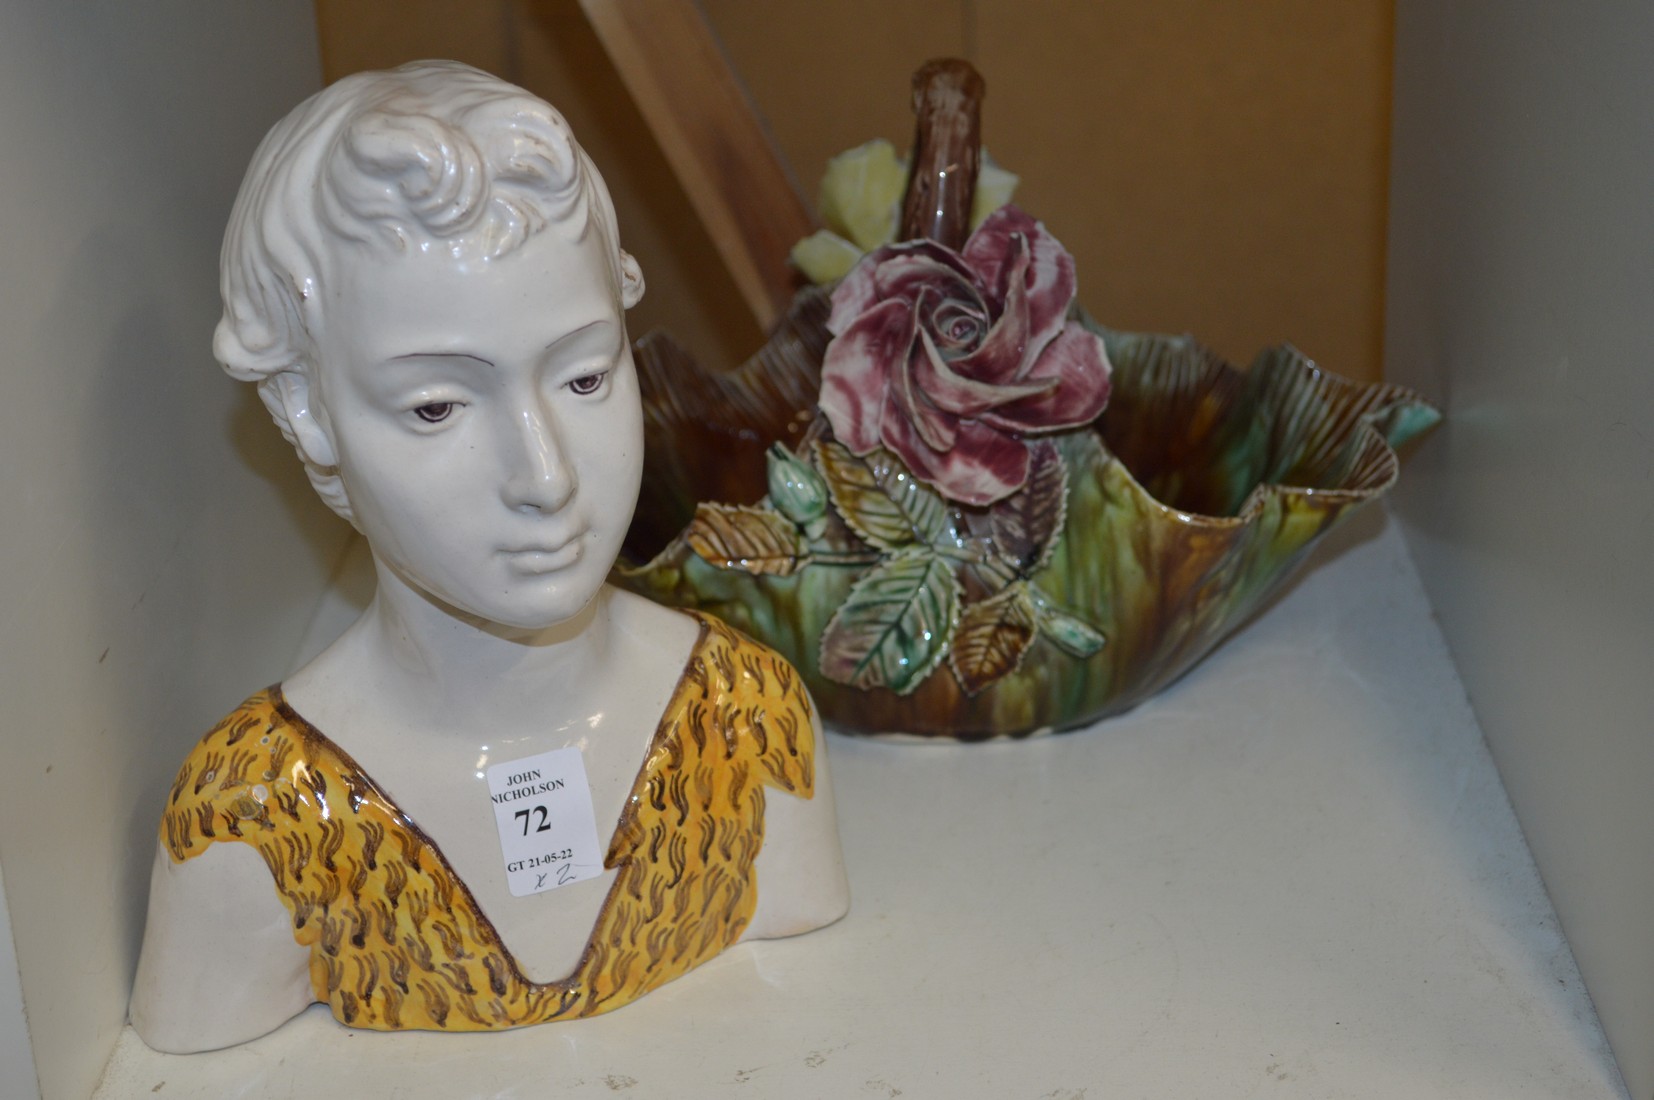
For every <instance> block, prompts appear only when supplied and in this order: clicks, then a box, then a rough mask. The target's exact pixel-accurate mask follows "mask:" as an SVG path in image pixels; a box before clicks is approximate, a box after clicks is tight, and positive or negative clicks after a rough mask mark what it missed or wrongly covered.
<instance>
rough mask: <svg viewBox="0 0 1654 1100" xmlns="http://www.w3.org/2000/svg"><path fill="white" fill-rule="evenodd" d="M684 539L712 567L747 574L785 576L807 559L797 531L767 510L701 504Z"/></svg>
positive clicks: (785, 519)
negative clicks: (735, 570)
mask: <svg viewBox="0 0 1654 1100" xmlns="http://www.w3.org/2000/svg"><path fill="white" fill-rule="evenodd" d="M684 537H685V538H687V539H688V541H689V547H690V549H692V550H694V551H695V553H697V554H699V555H700V556H701V557H702V558H705V559H706V560H707V561H709V562H711V563H712V564H713V565H718V566H722V567H723V568H725V569H740V570H743V571H744V572H747V573H770V574H774V575H776V576H781V577H785V576H787V575H789V574H791V573H792V572H793V571H794V570H796V569H797V568H798V567H799V564H800V562H801V560H802V559H803V556H804V546H803V544H802V542H800V540H799V536H798V528H797V527H794V526H793V524H792V523H791V522H790V521H789V520H788V519H787V517H785V516H783V515H781V514H780V513H778V512H772V511H770V510H769V509H768V508H753V507H748V506H746V505H727V504H709V503H702V504H701V505H700V506H698V507H697V508H696V509H695V518H694V520H693V521H692V522H691V523H690V525H689V530H688V532H687V533H686V534H685V536H684Z"/></svg>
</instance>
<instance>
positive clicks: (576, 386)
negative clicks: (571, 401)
mask: <svg viewBox="0 0 1654 1100" xmlns="http://www.w3.org/2000/svg"><path fill="white" fill-rule="evenodd" d="M607 377H608V373H607V372H606V371H598V372H597V373H596V374H582V375H581V376H580V377H579V378H575V379H572V380H570V382H569V389H571V390H573V391H574V392H575V393H577V394H580V395H581V396H582V397H584V396H586V395H587V394H593V393H596V392H597V391H598V388H599V387H601V386H602V385H603V379H605V378H607Z"/></svg>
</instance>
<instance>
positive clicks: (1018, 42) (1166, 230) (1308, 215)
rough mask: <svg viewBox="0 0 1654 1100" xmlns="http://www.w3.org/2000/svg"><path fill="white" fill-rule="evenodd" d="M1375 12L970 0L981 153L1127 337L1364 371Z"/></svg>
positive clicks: (1377, 307)
mask: <svg viewBox="0 0 1654 1100" xmlns="http://www.w3.org/2000/svg"><path fill="white" fill-rule="evenodd" d="M1390 24H1391V13H1390V5H1389V3H1388V2H1387V0H1344V2H1340V3H1337V4H1328V3H1325V2H1324V0H1244V2H1241V0H1236V2H1215V0H1153V2H1140V3H1096V2H1085V0H1070V2H1066V3H1054V2H1052V3H1041V4H1028V3H1013V2H1011V0H981V3H980V4H979V14H978V24H977V50H978V54H979V60H978V64H979V65H980V66H981V68H982V70H983V72H984V73H985V74H986V75H987V77H988V80H989V89H990V96H991V99H990V100H989V102H988V111H989V112H990V113H989V115H988V120H987V128H988V135H989V141H990V142H991V143H992V146H993V147H994V148H995V149H996V150H997V152H996V155H997V156H999V157H1000V158H1001V159H1003V160H1004V161H1005V163H1006V164H1008V165H1009V166H1011V167H1012V168H1013V169H1014V170H1016V171H1018V172H1020V173H1021V174H1022V176H1023V178H1024V180H1025V181H1026V183H1025V190H1024V191H1023V193H1022V199H1023V202H1024V203H1025V205H1026V206H1027V207H1028V208H1029V209H1030V210H1033V211H1036V212H1038V213H1039V214H1040V215H1041V216H1042V217H1043V218H1044V219H1045V220H1046V222H1047V224H1048V225H1049V226H1050V227H1051V228H1052V230H1053V231H1054V232H1055V233H1056V234H1057V235H1058V237H1059V238H1060V239H1061V240H1063V241H1065V242H1066V243H1067V244H1068V246H1069V247H1070V249H1072V250H1073V252H1074V253H1075V255H1076V256H1077V257H1078V258H1079V261H1080V279H1081V283H1080V286H1081V291H1080V294H1081V300H1082V301H1083V302H1084V303H1085V304H1086V306H1087V307H1088V308H1089V309H1091V310H1092V311H1093V312H1094V313H1096V314H1097V316H1098V317H1100V318H1102V319H1103V320H1105V321H1106V322H1107V323H1109V324H1112V325H1116V326H1119V327H1124V328H1133V329H1152V330H1157V331H1174V332H1175V331H1185V330H1186V331H1190V332H1193V333H1195V334H1196V335H1198V336H1199V337H1200V338H1201V339H1203V340H1205V341H1206V342H1208V343H1209V344H1211V345H1213V346H1214V347H1215V348H1217V349H1218V350H1219V351H1220V352H1222V353H1223V354H1224V355H1226V356H1228V357H1229V358H1231V359H1238V360H1239V361H1241V362H1247V361H1250V358H1251V356H1252V355H1253V354H1254V353H1255V352H1256V351H1257V350H1258V349H1259V348H1261V347H1263V346H1265V345H1267V344H1273V343H1278V342H1281V341H1284V340H1285V341H1291V342H1292V343H1294V344H1296V345H1298V346H1299V347H1300V348H1302V349H1303V350H1304V351H1305V352H1306V353H1307V354H1309V355H1310V356H1311V357H1313V358H1315V359H1317V360H1318V361H1320V362H1321V363H1322V364H1323V365H1325V366H1327V367H1328V368H1330V369H1332V370H1335V371H1338V372H1339V373H1342V374H1347V375H1352V376H1356V377H1362V378H1376V377H1377V376H1378V373H1379V358H1380V333H1381V326H1382V310H1383V301H1382V279H1383V249H1384V202H1385V199H1384V196H1385V172H1386V171H1387V165H1386V141H1387V125H1388V110H1389V59H1390V46H1389V36H1390Z"/></svg>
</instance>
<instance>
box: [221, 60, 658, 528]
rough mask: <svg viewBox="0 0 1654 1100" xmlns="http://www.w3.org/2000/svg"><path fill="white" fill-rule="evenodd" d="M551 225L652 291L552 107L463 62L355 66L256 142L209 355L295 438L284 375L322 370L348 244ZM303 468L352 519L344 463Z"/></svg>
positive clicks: (497, 238)
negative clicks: (337, 267) (318, 317)
mask: <svg viewBox="0 0 1654 1100" xmlns="http://www.w3.org/2000/svg"><path fill="white" fill-rule="evenodd" d="M545 231H550V232H556V233H559V234H562V235H563V236H564V237H565V238H567V239H569V240H571V241H577V240H579V239H581V238H582V237H584V235H585V234H586V233H588V232H598V233H602V234H603V236H604V238H605V239H606V241H607V243H608V245H609V253H610V257H611V261H610V262H611V271H612V275H613V277H614V278H615V280H616V282H617V284H618V285H617V290H618V293H619V295H620V298H621V302H622V304H623V305H624V306H625V307H626V308H628V309H629V308H631V307H632V306H633V305H635V304H636V303H637V301H638V300H639V299H640V298H641V297H642V296H643V276H642V273H641V272H640V271H639V270H638V266H637V263H636V261H634V260H633V259H632V257H631V256H629V255H627V254H626V253H625V252H623V251H622V250H621V248H620V241H619V235H618V232H617V230H616V228H615V217H614V206H613V204H612V202H611V201H610V199H609V193H608V189H607V188H606V187H605V186H604V185H603V179H602V177H601V176H600V175H599V174H598V172H597V169H596V167H595V166H594V165H593V164H592V162H591V160H590V158H588V157H587V156H586V154H585V152H584V151H583V150H582V149H581V148H580V146H579V145H578V144H577V143H576V142H575V140H574V135H573V134H572V133H571V132H570V130H569V126H568V123H567V122H565V121H564V120H563V117H562V115H560V114H558V113H557V111H556V110H554V109H553V108H552V107H551V105H550V104H548V103H546V102H544V101H543V100H541V99H539V98H537V97H535V96H533V95H531V94H529V93H528V92H526V91H524V90H523V89H521V88H518V87H516V86H515V85H512V84H508V83H506V82H505V81H503V80H500V79H498V78H496V77H493V76H490V75H489V74H487V73H484V72H482V71H480V70H478V69H473V68H471V67H470V66H467V65H461V64H459V63H457V62H451V61H418V62H413V63H411V64H408V65H403V66H402V67H401V68H398V69H393V70H390V71H389V72H375V73H357V74H355V75H353V76H347V77H345V78H344V79H342V80H339V81H338V82H336V83H334V84H333V85H331V86H329V87H328V88H326V89H324V90H323V91H321V92H318V93H317V94H316V95H314V96H312V97H311V98H309V99H308V100H306V101H305V102H303V103H301V104H300V105H299V106H298V107H296V108H294V110H293V111H292V113H290V114H289V115H288V116H287V117H286V118H284V119H282V120H281V121H280V122H279V123H277V124H276V126H275V127H274V128H273V129H272V130H271V131H270V132H269V134H267V135H265V138H264V141H263V142H262V143H260V145H259V147H258V151H257V152H255V153H254V154H253V160H252V163H251V164H250V165H249V166H248V168H247V175H246V177H245V178H244V179H243V181H242V184H241V191H240V193H239V194H238V195H237V196H236V201H235V206H234V208H233V209H232V211H231V213H230V222H229V226H228V227H227V229H226V230H225V233H224V247H223V252H222V254H221V257H220V263H219V290H220V293H221V295H222V297H223V300H224V315H223V318H222V319H221V320H220V321H219V323H218V329H217V331H216V332H215V333H214V335H213V354H214V356H215V357H216V358H217V359H218V361H219V362H220V363H222V364H223V366H224V369H225V370H226V371H227V372H228V373H229V374H230V375H231V376H232V377H235V378H238V379H241V380H243V381H250V382H258V383H259V396H260V397H261V398H262V399H263V401H264V404H265V407H266V408H268V409H269V410H270V413H271V415H272V416H273V417H274V418H275V420H276V423H277V425H278V426H279V427H280V428H281V431H282V435H283V436H285V437H286V438H287V440H288V442H289V443H295V442H296V441H295V439H294V435H293V431H292V426H291V425H290V424H289V423H288V422H287V416H286V412H285V409H284V406H283V403H282V401H281V400H280V398H279V395H278V392H277V387H278V385H279V382H278V378H279V376H280V375H282V374H284V373H286V372H292V371H296V372H299V373H301V374H305V375H306V376H308V375H309V374H310V373H311V371H312V370H313V369H314V367H315V366H316V364H315V363H314V362H313V357H314V342H313V340H312V338H311V330H310V325H311V319H312V318H313V317H314V316H315V310H316V308H317V303H319V302H320V300H321V293H320V292H321V290H322V287H323V286H324V285H325V284H326V281H327V278H328V274H329V272H328V270H327V258H328V256H329V255H330V253H331V252H332V251H333V250H335V249H337V248H339V247H340V246H341V242H343V246H344V247H352V246H355V247H363V248H369V249H373V250H375V251H381V252H384V253H386V254H388V255H397V254H402V253H408V252H413V251H419V250H425V251H429V250H433V249H440V250H442V251H445V252H448V253H450V254H451V255H452V256H453V257H454V258H455V259H456V260H474V259H482V258H493V257H497V256H501V255H504V254H506V253H508V252H510V251H512V250H513V249H515V248H516V247H518V246H519V245H521V244H522V243H523V242H524V241H526V240H528V239H529V238H530V237H532V236H533V235H534V234H536V233H540V232H545ZM301 453H302V452H301ZM306 469H307V472H308V473H309V475H310V480H311V483H312V484H313V485H315V487H316V490H317V492H319V493H321V495H322V497H323V499H325V500H326V501H327V502H328V503H329V504H330V505H331V506H332V507H333V508H334V509H335V510H336V511H339V512H340V513H341V514H343V515H345V516H346V517H347V518H348V516H349V506H348V504H347V503H346V502H345V500H344V497H343V487H342V486H341V485H340V484H339V479H338V476H337V472H336V471H333V470H330V469H318V468H314V467H311V466H310V465H309V464H308V463H307V464H306Z"/></svg>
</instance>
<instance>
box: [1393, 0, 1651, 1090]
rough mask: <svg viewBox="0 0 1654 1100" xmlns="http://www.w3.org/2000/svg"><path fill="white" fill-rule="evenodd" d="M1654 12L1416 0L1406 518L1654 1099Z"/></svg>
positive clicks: (1554, 877)
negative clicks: (1434, 416)
mask: <svg viewBox="0 0 1654 1100" xmlns="http://www.w3.org/2000/svg"><path fill="white" fill-rule="evenodd" d="M1650 43H1654V5H1650V4H1649V3H1647V0H1619V2H1605V0H1593V2H1591V3H1583V4H1558V3H1549V4H1546V3H1536V2H1525V0H1524V2H1517V3H1512V2H1510V0H1460V2H1459V3H1454V4H1441V3H1436V2H1434V0H1401V3H1399V4H1398V26H1397V46H1396V82H1395V103H1396V108H1395V130H1394V146H1393V181H1392V192H1391V244H1390V248H1391V251H1390V272H1389V325H1388V333H1387V337H1388V344H1387V354H1386V359H1387V365H1386V370H1387V372H1388V377H1389V378H1390V379H1392V380H1394V381H1398V382H1403V383H1408V384H1411V385H1415V386H1418V387H1419V388H1421V389H1423V390H1424V391H1425V392H1426V393H1429V394H1431V395H1433V396H1435V397H1438V398H1440V399H1442V400H1444V401H1445V402H1446V404H1447V422H1446V424H1445V425H1444V427H1443V428H1442V429H1441V430H1440V431H1438V433H1437V434H1436V436H1435V438H1434V439H1433V440H1431V441H1429V442H1428V443H1427V444H1425V445H1424V447H1423V448H1422V449H1421V451H1420V453H1419V454H1418V455H1416V456H1415V458H1414V460H1413V461H1412V462H1411V463H1410V465H1409V467H1408V469H1407V472H1406V476H1405V477H1403V478H1402V485H1401V490H1400V494H1399V507H1400V512H1401V515H1402V517H1403V519H1404V520H1405V522H1406V523H1407V525H1408V534H1409V536H1410V539H1411V543H1412V546H1413V548H1414V552H1415V555H1416V557H1417V559H1418V563H1419V566H1420V568H1421V570H1422V571H1423V573H1424V576H1425V579H1426V582H1427V584H1428V586H1429V588H1430V590H1431V596H1432V598H1433V600H1434V602H1435V604H1436V607H1437V609H1438V611H1439V613H1440V615H1441V618H1442V623H1443V626H1444V628H1445V630H1446V633H1447V636H1448V639H1449V641H1450V643H1451V645H1452V647H1453V651H1454V656H1455V659H1456V660H1457V662H1458V665H1459V668H1460V670H1461V671H1462V673H1463V675H1464V679H1465V682H1466V684H1467V686H1468V688H1469V690H1470V693H1471V697H1472V701H1473V703H1474V704H1475V707H1476V711H1477V713H1478V715H1479V716H1480V718H1481V721H1482V725H1483V727H1484V728H1485V729H1486V731H1487V736H1488V740H1489V742H1490V743H1491V746H1492V749H1493V753H1494V756H1495V758H1496V759H1497V761H1498V763H1499V767H1500V770H1501V772H1502V774H1503V777H1504V780H1505V783H1506V785H1507V787H1508V788H1509V790H1510V794H1511V798H1512V801H1513V802H1514V803H1515V805H1516V809H1517V813H1518V816H1519V817H1520V818H1521V821H1522V824H1523V827H1524V830H1525V831H1526V833H1527V837H1528V840H1529V843H1530V844H1531V846H1532V848H1533V852H1534V856H1535V857H1536V859H1537V861H1538V863H1539V867H1540V870H1541V872H1542V874H1543V876H1544V878H1545V882H1546V884H1547V886H1548V888H1549V890H1550V893H1551V897H1552V900H1553V901H1554V902H1555V905H1556V908H1557V912H1558V914H1559V916H1560V917H1561V920H1562V924H1563V928H1564V930H1565V932H1566V933H1567V936H1568V939H1569V941H1570V942H1571V943H1572V945H1573V948H1574V954H1575V956H1576V958H1577V959H1578V961H1579V966H1580V970H1581V971H1582V972H1583V975H1584V979H1585V983H1586V986H1587V988H1588V989H1589V990H1590V992H1591V994H1592V996H1593V999H1594V1000H1595V1003H1596V1006H1597V1009H1598V1012H1599V1014H1600V1016H1601V1018H1602V1022H1603V1025H1604V1028H1605V1029H1606V1031H1607V1033H1608V1036H1609V1039H1610V1041H1611V1042H1612V1043H1613V1045H1614V1049H1615V1052H1616V1054H1617V1055H1618V1057H1619V1059H1620V1063H1621V1068H1622V1070H1623V1071H1624V1074H1625V1078H1626V1082H1627V1085H1628V1086H1629V1088H1630V1090H1631V1095H1632V1096H1634V1097H1636V1098H1638V1100H1648V1098H1650V1097H1654V795H1651V793H1650V791H1651V789H1654V60H1651V55H1650Z"/></svg>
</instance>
